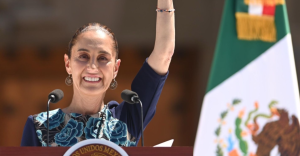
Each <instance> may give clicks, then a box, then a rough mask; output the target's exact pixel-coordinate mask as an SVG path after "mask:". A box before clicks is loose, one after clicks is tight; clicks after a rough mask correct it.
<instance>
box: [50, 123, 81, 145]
mask: <svg viewBox="0 0 300 156" xmlns="http://www.w3.org/2000/svg"><path fill="white" fill-rule="evenodd" d="M82 129H83V123H82V122H77V121H76V120H74V119H70V121H69V122H68V123H67V125H66V126H65V127H64V128H63V129H62V130H61V131H60V132H59V133H56V134H55V136H54V138H55V143H56V144H58V145H60V146H73V145H75V144H76V143H77V142H78V140H77V138H76V137H80V136H81V135H82V133H83V131H82Z"/></svg>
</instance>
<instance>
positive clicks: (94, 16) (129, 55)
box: [0, 0, 300, 146]
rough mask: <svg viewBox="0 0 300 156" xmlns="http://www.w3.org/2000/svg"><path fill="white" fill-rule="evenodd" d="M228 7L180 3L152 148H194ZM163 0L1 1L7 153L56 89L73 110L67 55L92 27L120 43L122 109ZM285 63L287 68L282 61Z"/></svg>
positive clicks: (0, 79)
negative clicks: (170, 143)
mask: <svg viewBox="0 0 300 156" xmlns="http://www.w3.org/2000/svg"><path fill="white" fill-rule="evenodd" d="M223 5H224V0H223V1H220V0H209V1H207V0H174V6H175V9H176V16H175V17H176V49H175V54H174V56H173V59H172V63H171V66H170V74H169V77H168V79H167V81H166V84H165V86H164V89H163V92H162V95H161V98H160V100H159V102H158V106H157V112H156V115H155V116H154V118H153V120H152V121H151V122H150V124H149V125H148V126H147V128H146V130H145V145H146V146H153V145H155V144H158V143H161V142H163V141H166V140H169V139H175V142H174V146H193V144H194V137H195V135H196V131H197V126H198V119H199V115H200V110H201V104H202V100H203V97H204V94H205V89H206V84H207V80H208V74H209V70H210V66H211V61H212V58H213V52H214V47H215V44H216V39H217V34H218V29H219V24H220V20H221V15H222V10H223ZM299 5H300V1H296V0H287V8H288V13H289V20H290V27H291V33H292V39H293V46H294V53H295V60H296V68H297V71H298V72H297V73H298V77H299V73H300V71H299V70H300V30H299V27H300V20H299V12H298V6H299ZM155 9H156V0H113V1H107V0H85V1H83V0H63V1H62V0H43V1H41V0H26V1H21V0H0V93H1V94H0V125H1V128H0V138H1V139H0V146H19V145H20V142H21V137H22V133H23V128H24V125H25V122H26V120H27V117H28V116H29V115H31V114H37V113H39V112H42V111H46V103H47V96H48V94H49V92H51V91H52V90H53V89H56V88H60V89H62V90H63V91H64V93H65V97H64V99H63V100H62V101H61V102H59V103H57V104H55V105H54V104H53V105H51V109H56V108H64V107H67V106H68V104H69V103H70V101H71V98H72V87H67V86H66V85H65V84H64V80H65V78H66V77H67V73H66V71H65V68H64V62H63V55H64V53H66V52H67V45H68V42H69V40H70V38H71V37H72V35H73V33H74V32H75V30H76V29H77V28H78V27H80V26H82V25H83V24H86V23H88V22H100V23H102V24H105V25H107V26H108V27H110V28H111V29H112V30H113V31H114V33H115V34H116V37H117V38H118V42H119V44H120V58H121V59H122V63H121V67H120V72H119V74H118V77H117V81H118V83H119V86H118V88H117V89H116V90H114V91H111V90H110V91H108V92H107V95H106V98H105V102H108V101H110V100H116V101H118V102H121V101H122V100H121V97H120V93H121V91H122V90H124V89H130V84H131V81H132V80H133V78H134V77H135V74H136V73H137V72H138V70H139V68H140V67H141V65H142V63H143V62H144V61H145V58H146V57H148V56H149V54H150V53H151V51H152V49H153V46H154V40H155V22H156V12H155ZM278 63H280V62H278Z"/></svg>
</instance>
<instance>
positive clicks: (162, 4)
mask: <svg viewBox="0 0 300 156" xmlns="http://www.w3.org/2000/svg"><path fill="white" fill-rule="evenodd" d="M157 8H160V9H163V10H171V9H174V6H173V0H158V1H157Z"/></svg>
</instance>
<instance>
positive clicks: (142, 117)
mask: <svg viewBox="0 0 300 156" xmlns="http://www.w3.org/2000/svg"><path fill="white" fill-rule="evenodd" d="M138 101H139V103H140V104H141V124H142V128H141V130H142V147H144V115H143V104H142V101H141V100H140V99H138Z"/></svg>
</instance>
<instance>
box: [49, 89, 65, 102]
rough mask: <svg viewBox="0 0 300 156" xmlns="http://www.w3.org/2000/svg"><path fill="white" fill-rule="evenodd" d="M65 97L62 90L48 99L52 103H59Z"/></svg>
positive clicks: (51, 94)
mask: <svg viewBox="0 0 300 156" xmlns="http://www.w3.org/2000/svg"><path fill="white" fill-rule="evenodd" d="M63 97H64V92H63V91H62V90H60V89H55V90H53V91H52V92H51V93H50V94H49V95H48V99H50V100H51V102H52V103H57V102H58V101H60V100H61V99H62V98H63Z"/></svg>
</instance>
